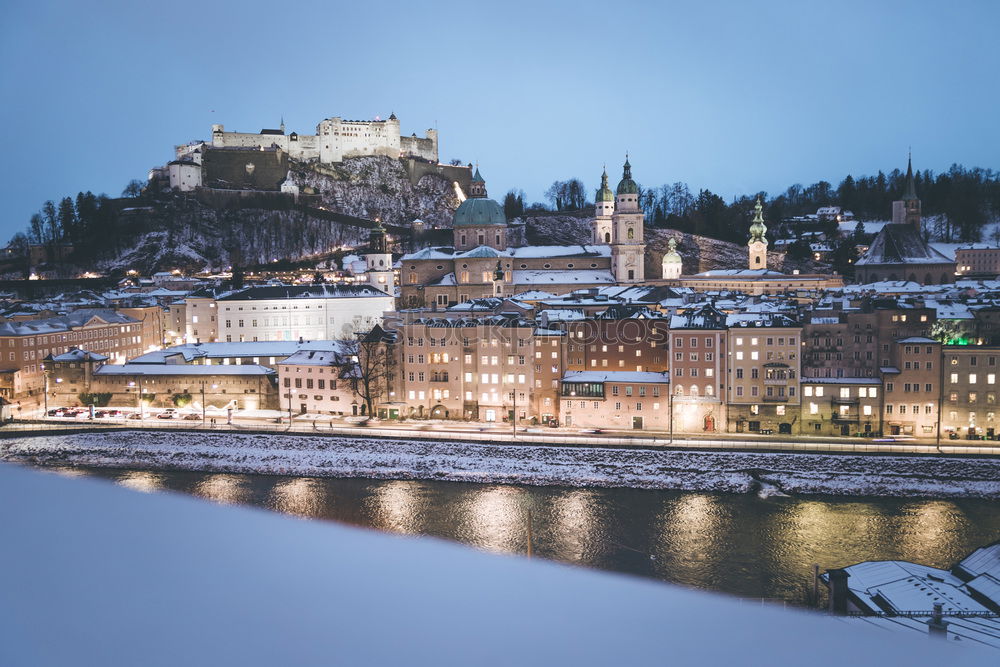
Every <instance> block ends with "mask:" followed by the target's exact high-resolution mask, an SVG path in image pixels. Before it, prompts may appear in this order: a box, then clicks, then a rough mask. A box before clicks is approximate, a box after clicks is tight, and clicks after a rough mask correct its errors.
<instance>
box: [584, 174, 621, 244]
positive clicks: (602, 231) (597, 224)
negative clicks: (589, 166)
mask: <svg viewBox="0 0 1000 667" xmlns="http://www.w3.org/2000/svg"><path fill="white" fill-rule="evenodd" d="M614 212H615V194H614V193H613V192H611V188H610V187H609V186H608V169H607V167H605V168H604V173H602V174H601V187H600V188H599V189H598V190H597V196H596V197H594V224H593V234H592V238H591V239H590V242H591V243H594V244H597V245H607V244H609V243H611V216H612V215H614Z"/></svg>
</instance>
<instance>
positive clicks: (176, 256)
mask: <svg viewBox="0 0 1000 667" xmlns="http://www.w3.org/2000/svg"><path fill="white" fill-rule="evenodd" d="M290 175H291V181H292V182H293V183H294V184H296V185H298V186H299V188H300V191H301V192H303V193H310V194H309V195H308V196H305V197H302V198H301V199H300V203H299V204H298V205H295V204H294V203H293V202H292V201H291V199H290V196H288V195H280V194H278V193H242V196H241V194H240V193H238V192H235V191H221V190H205V191H201V192H199V193H197V194H190V193H186V194H179V193H159V194H157V193H148V192H147V193H145V194H144V195H143V196H142V197H140V198H138V199H136V200H134V201H131V200H129V201H127V202H125V203H124V204H123V207H122V208H121V210H120V211H119V212H118V213H117V215H116V216H115V219H114V221H113V223H112V224H111V225H109V227H110V228H109V229H107V230H106V232H107V233H106V234H102V238H101V239H99V240H95V243H94V244H93V245H92V246H90V247H88V248H84V249H80V250H78V252H77V253H75V256H74V257H72V258H70V261H69V262H68V263H67V262H61V263H60V265H59V266H58V267H52V268H55V269H57V270H58V271H60V272H62V273H65V274H67V275H72V274H75V273H79V272H82V271H90V270H94V269H95V268H96V269H99V270H102V271H114V270H116V269H117V270H128V269H135V270H138V271H140V272H143V273H150V272H154V271H162V270H172V269H175V268H180V269H186V270H193V271H200V270H203V269H224V268H225V267H227V266H230V265H231V264H233V263H234V261H235V262H236V263H239V264H241V265H243V266H252V265H255V264H266V263H268V262H271V261H272V260H275V259H289V260H300V259H303V258H310V257H315V256H320V255H324V254H328V253H330V252H331V251H333V250H336V249H338V248H341V247H345V246H346V247H356V246H359V245H362V244H364V243H365V242H366V240H367V238H368V228H367V227H366V226H365V224H366V222H365V221H366V220H370V219H374V218H376V217H379V218H381V220H382V221H383V222H384V223H386V224H387V225H390V226H399V227H404V228H405V227H408V226H409V225H410V223H411V222H412V221H413V220H414V219H416V218H420V219H422V220H424V221H425V222H427V223H428V224H431V225H433V224H439V225H440V224H450V222H451V217H452V214H453V212H454V210H455V208H456V207H457V206H458V199H457V197H456V195H455V190H454V186H453V184H452V182H451V181H449V180H448V179H447V178H444V177H442V176H439V175H437V174H428V175H425V176H423V177H422V178H420V179H419V180H418V181H417V182H416V183H415V184H414V183H411V180H410V178H409V175H408V173H407V171H406V168H405V167H404V165H403V163H401V162H400V161H398V160H392V159H389V158H385V157H363V158H352V159H348V160H346V161H345V162H343V163H342V164H339V165H336V166H335V167H333V168H323V167H311V166H307V165H296V166H295V167H294V168H293V169H292V170H291V172H290ZM340 214H342V215H340ZM352 217H353V218H358V219H351V218H352ZM102 231H103V230H102Z"/></svg>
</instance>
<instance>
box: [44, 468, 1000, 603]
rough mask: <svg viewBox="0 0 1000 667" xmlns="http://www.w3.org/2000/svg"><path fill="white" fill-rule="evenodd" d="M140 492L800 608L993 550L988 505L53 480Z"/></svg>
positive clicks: (997, 517) (222, 479)
mask: <svg viewBox="0 0 1000 667" xmlns="http://www.w3.org/2000/svg"><path fill="white" fill-rule="evenodd" d="M58 472H61V473H63V474H80V473H81V472H85V473H86V474H89V475H92V476H95V477H102V478H108V479H112V480H114V481H116V482H118V483H120V484H122V485H125V486H128V487H130V488H137V489H140V490H143V491H154V490H173V491H181V492H185V493H190V494H193V495H197V496H201V497H203V498H207V499H209V500H212V501H215V502H221V503H242V504H247V505H253V506H258V507H263V508H267V509H271V510H275V511H278V512H285V513H288V514H293V515H296V516H301V517H309V518H319V519H329V520H336V521H341V522H345V523H350V524H354V525H359V526H367V527H372V528H377V529H380V530H386V531H392V532H397V533H404V534H410V535H435V536H439V537H444V538H447V539H451V540H455V541H458V542H462V543H465V544H469V545H472V546H474V547H476V548H479V549H483V550H486V551H491V552H503V553H524V552H525V551H526V549H527V533H528V530H527V526H528V512H529V510H530V512H531V526H532V533H533V541H532V544H533V548H534V553H535V554H536V555H538V556H541V557H545V558H551V559H555V560H560V561H565V562H568V563H575V564H578V565H586V566H590V567H596V568H601V569H607V570H615V571H620V572H628V573H631V574H637V575H641V576H647V577H652V578H655V579H662V580H665V581H672V582H675V583H680V584H684V585H687V586H693V587H697V588H705V589H712V590H719V591H725V592H729V593H733V594H736V595H740V596H745V597H766V598H783V599H790V600H794V599H799V598H800V597H801V594H802V590H803V589H804V587H805V586H806V585H807V584H808V582H809V580H810V577H811V568H812V564H813V563H817V564H819V565H820V567H821V568H822V569H827V568H834V567H842V566H845V565H850V564H852V563H856V562H859V561H864V560H889V559H905V560H912V561H915V562H920V563H924V564H927V565H932V566H936V567H949V566H951V565H952V564H953V563H954V562H955V561H957V560H959V559H961V558H962V557H963V556H965V555H966V554H968V553H969V552H970V551H972V550H973V549H975V548H976V547H978V546H981V545H983V544H987V543H989V542H992V541H994V540H996V539H998V538H1000V509H998V507H997V504H996V503H994V502H992V501H987V500H954V501H946V500H915V499H893V498H847V497H831V498H822V499H820V498H769V499H761V498H758V497H757V496H753V495H735V494H721V493H702V492H682V491H643V490H635V489H573V488H563V487H518V486H509V485H495V484H462V483H454V482H431V481H392V480H386V481H379V480H362V479H324V478H295V477H270V476H254V475H230V474H207V473H189V472H158V473H149V472H142V471H130V470H98V469H93V470H86V471H81V470H80V469H59V470H58Z"/></svg>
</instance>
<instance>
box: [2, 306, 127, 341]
mask: <svg viewBox="0 0 1000 667" xmlns="http://www.w3.org/2000/svg"><path fill="white" fill-rule="evenodd" d="M138 323H139V320H137V319H135V318H133V317H129V316H128V315H122V314H121V313H116V312H115V311H113V310H111V309H107V308H83V309H81V310H75V311H73V312H72V313H69V314H67V315H59V316H58V317H46V318H43V319H38V320H24V321H20V322H3V323H2V324H0V336H34V335H36V334H48V333H57V332H61V331H69V330H71V329H77V328H80V327H83V326H87V325H88V324H90V325H102V324H138Z"/></svg>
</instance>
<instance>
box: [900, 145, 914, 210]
mask: <svg viewBox="0 0 1000 667" xmlns="http://www.w3.org/2000/svg"><path fill="white" fill-rule="evenodd" d="M916 198H917V184H916V183H914V182H913V154H912V153H911V154H909V155H908V156H907V157H906V189H905V190H903V201H910V200H912V199H916Z"/></svg>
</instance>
